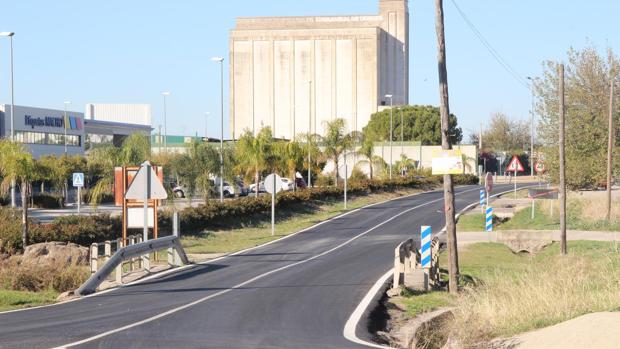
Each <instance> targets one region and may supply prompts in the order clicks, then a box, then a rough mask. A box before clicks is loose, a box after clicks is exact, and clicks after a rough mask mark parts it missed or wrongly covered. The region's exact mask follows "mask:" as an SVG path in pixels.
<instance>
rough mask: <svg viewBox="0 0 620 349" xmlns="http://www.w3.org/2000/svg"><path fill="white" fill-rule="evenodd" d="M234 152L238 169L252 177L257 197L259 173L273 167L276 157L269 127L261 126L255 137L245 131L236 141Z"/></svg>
mask: <svg viewBox="0 0 620 349" xmlns="http://www.w3.org/2000/svg"><path fill="white" fill-rule="evenodd" d="M235 154H236V158H237V161H238V167H239V169H240V170H241V171H242V172H244V173H245V174H246V176H252V177H253V178H254V182H255V183H256V196H257V197H258V191H259V181H260V175H261V173H262V172H263V171H265V170H267V169H269V168H272V167H273V165H274V163H275V161H274V160H275V158H276V157H275V155H274V150H273V137H272V134H271V129H269V128H268V127H263V128H262V129H261V130H260V132H259V133H258V134H257V135H256V137H254V135H253V134H252V132H251V131H246V132H245V133H244V134H243V135H242V136H241V138H239V140H238V141H237V146H236V148H235Z"/></svg>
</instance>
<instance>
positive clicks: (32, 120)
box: [24, 115, 65, 128]
mask: <svg viewBox="0 0 620 349" xmlns="http://www.w3.org/2000/svg"><path fill="white" fill-rule="evenodd" d="M24 123H25V124H26V125H29V126H30V127H32V128H35V127H44V126H45V127H64V126H65V123H64V121H63V119H62V118H59V117H53V116H46V117H44V118H42V117H32V116H30V115H25V116H24Z"/></svg>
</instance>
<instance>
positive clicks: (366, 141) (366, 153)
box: [356, 132, 383, 179]
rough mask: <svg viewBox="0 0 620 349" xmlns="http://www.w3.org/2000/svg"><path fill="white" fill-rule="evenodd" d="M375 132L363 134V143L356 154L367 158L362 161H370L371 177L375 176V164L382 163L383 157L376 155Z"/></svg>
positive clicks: (369, 170) (369, 171)
mask: <svg viewBox="0 0 620 349" xmlns="http://www.w3.org/2000/svg"><path fill="white" fill-rule="evenodd" d="M373 137H374V134H373V133H371V132H369V133H368V134H367V135H366V134H362V139H361V142H360V143H361V145H360V147H359V149H358V150H357V151H356V154H357V155H359V156H362V157H364V158H365V159H364V160H362V161H360V162H365V163H368V173H369V177H370V179H373V176H374V166H375V165H376V164H381V162H382V161H383V159H382V158H381V157H380V156H377V155H374V152H375V139H374V138H373Z"/></svg>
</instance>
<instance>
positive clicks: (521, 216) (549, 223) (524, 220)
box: [497, 205, 560, 230]
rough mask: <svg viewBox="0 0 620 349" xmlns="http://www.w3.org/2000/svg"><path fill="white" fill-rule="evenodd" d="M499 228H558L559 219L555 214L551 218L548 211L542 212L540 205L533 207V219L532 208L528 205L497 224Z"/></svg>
mask: <svg viewBox="0 0 620 349" xmlns="http://www.w3.org/2000/svg"><path fill="white" fill-rule="evenodd" d="M497 228H498V229H499V230H516V229H528V230H554V229H559V228H560V220H559V218H558V217H557V216H556V217H555V218H551V217H549V215H548V212H544V211H543V210H542V209H541V207H540V205H536V206H535V208H534V219H532V209H531V208H530V207H528V208H524V209H522V210H520V211H517V212H516V213H515V215H514V216H513V217H512V218H511V219H510V220H508V221H506V222H504V223H502V224H500V225H498V227H497Z"/></svg>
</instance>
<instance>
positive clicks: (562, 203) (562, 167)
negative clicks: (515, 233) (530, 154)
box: [558, 64, 567, 255]
mask: <svg viewBox="0 0 620 349" xmlns="http://www.w3.org/2000/svg"><path fill="white" fill-rule="evenodd" d="M558 74H559V75H560V86H559V93H560V96H559V99H560V115H559V118H560V142H559V143H560V239H561V250H562V252H561V253H562V255H565V254H566V253H567V249H566V173H565V171H566V168H565V166H566V158H565V154H564V145H565V139H564V124H565V121H564V117H565V115H564V113H565V111H566V109H565V107H564V64H560V65H559V67H558Z"/></svg>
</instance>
